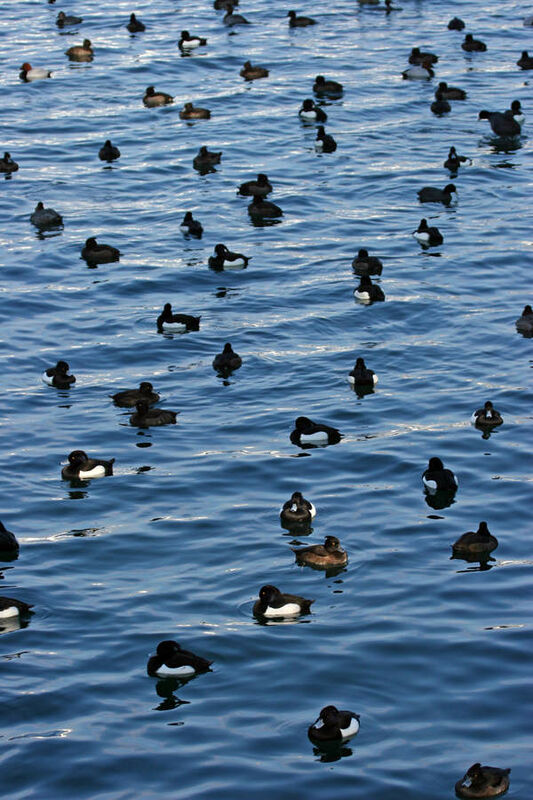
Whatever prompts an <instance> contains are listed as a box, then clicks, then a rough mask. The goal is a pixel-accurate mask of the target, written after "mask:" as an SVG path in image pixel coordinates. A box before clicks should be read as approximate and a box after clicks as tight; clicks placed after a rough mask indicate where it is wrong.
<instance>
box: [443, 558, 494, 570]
mask: <svg viewBox="0 0 533 800" xmlns="http://www.w3.org/2000/svg"><path fill="white" fill-rule="evenodd" d="M455 560H457V561H466V563H467V564H477V566H475V567H474V566H472V567H467V568H466V569H458V570H456V572H457V573H460V572H486V571H487V570H489V569H492V567H493V566H494V565H493V564H491V563H489V562H491V561H494V562H495V561H496V559H495V558H492V556H490V555H487V556H485V557H483V558H480V556H479V554H477V555H469V554H468V553H463V554H462V555H459V554H458V553H452V555H451V556H450V561H455Z"/></svg>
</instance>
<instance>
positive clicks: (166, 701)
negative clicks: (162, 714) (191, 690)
mask: <svg viewBox="0 0 533 800" xmlns="http://www.w3.org/2000/svg"><path fill="white" fill-rule="evenodd" d="M193 677H194V675H191V677H190V678H184V679H181V680H178V679H177V678H164V679H163V680H159V681H157V683H156V686H155V690H156V692H157V694H158V695H159V697H161V698H162V701H161V703H159V705H158V706H155V708H154V709H153V711H172V710H173V709H174V708H178V707H179V706H183V705H189V701H188V700H180V699H179V697H176V695H175V694H174V692H175V691H177V690H178V689H179V688H180V687H181V686H184V685H185V684H186V683H188V681H189V680H191V679H192V678H193Z"/></svg>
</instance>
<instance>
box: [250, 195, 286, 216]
mask: <svg viewBox="0 0 533 800" xmlns="http://www.w3.org/2000/svg"><path fill="white" fill-rule="evenodd" d="M248 213H249V215H250V216H251V217H282V216H283V211H282V210H281V208H280V207H279V206H277V205H276V204H275V203H271V202H270V201H269V200H265V198H264V197H261V195H259V194H255V195H254V197H253V200H252V202H251V203H250V205H249V206H248Z"/></svg>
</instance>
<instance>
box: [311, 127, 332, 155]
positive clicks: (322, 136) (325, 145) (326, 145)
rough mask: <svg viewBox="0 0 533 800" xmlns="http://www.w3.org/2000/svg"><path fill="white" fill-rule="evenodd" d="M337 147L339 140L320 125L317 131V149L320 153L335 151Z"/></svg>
mask: <svg viewBox="0 0 533 800" xmlns="http://www.w3.org/2000/svg"><path fill="white" fill-rule="evenodd" d="M336 149H337V142H336V141H335V139H334V138H333V136H330V135H329V133H326V131H325V130H324V126H323V125H319V126H318V128H317V131H316V139H315V150H316V151H317V152H319V153H334V152H335V150H336Z"/></svg>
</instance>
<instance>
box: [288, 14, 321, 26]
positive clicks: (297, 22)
mask: <svg viewBox="0 0 533 800" xmlns="http://www.w3.org/2000/svg"><path fill="white" fill-rule="evenodd" d="M287 16H288V18H289V28H307V26H308V25H316V20H315V19H313V18H312V17H297V16H296V11H289V12H288V13H287Z"/></svg>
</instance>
